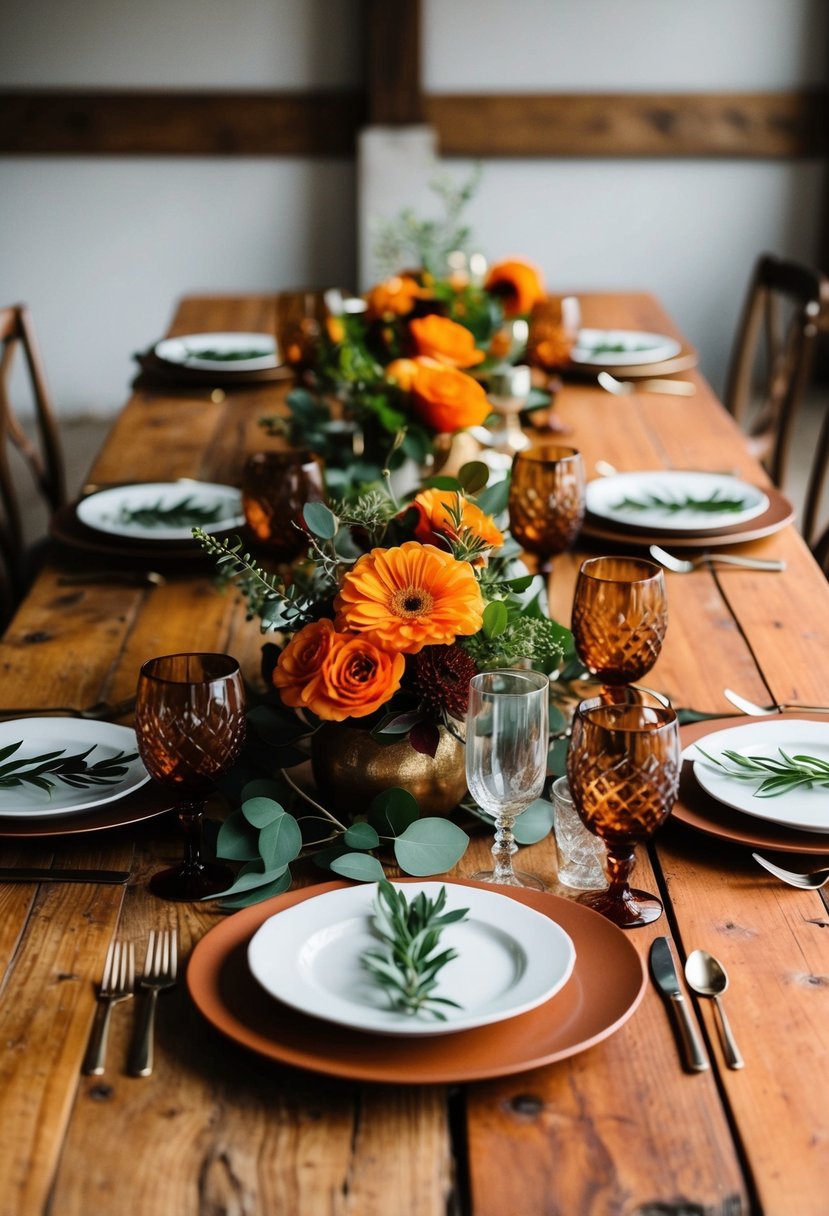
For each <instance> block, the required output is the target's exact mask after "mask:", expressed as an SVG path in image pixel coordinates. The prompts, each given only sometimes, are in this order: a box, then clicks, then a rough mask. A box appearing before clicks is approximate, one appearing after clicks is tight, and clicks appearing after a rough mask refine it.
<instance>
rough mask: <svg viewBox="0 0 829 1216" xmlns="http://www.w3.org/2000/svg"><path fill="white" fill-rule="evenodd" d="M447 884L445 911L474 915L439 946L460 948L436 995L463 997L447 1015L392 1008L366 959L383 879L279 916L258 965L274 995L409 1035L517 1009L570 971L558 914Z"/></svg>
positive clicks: (254, 944) (258, 948) (449, 930)
mask: <svg viewBox="0 0 829 1216" xmlns="http://www.w3.org/2000/svg"><path fill="white" fill-rule="evenodd" d="M442 885H443V884H441V883H439V882H424V883H407V884H406V885H405V886H404V887H402V888H400V889H402V890H403V891H404V892H405V895H406V898H407V899H408V900H411V899H413V898H414V896H416V895H417V894H418V893H419V892H420V891H425V892H426V894H427V896H429V897H430V898H432V899H434V898H435V896H436V895H437V894H438V892H439V891H440V889H441V886H442ZM446 893H447V901H446V907H445V911H447V912H449V911H452V910H454V909H455V908H468V909H469V917H468V920H466V921H465V922H463V923H461V924H455V925H448V926H447V927H446V929H445V930H444V931H443V934H442V935H441V947H442V948H447V947H449V946H453V947H454V948H455V949H456V950H457V951H458V957H457V958H456V959H453V960H452V961H451V962H450V963H448V964H447V965H446V966H445V967H444V968H443V970H442V971H441V972H440V983H439V986H438V988H437V989H436V991H435V995H437V996H442V997H448V998H450V999H451V1000H455V1001H457V1002H458V1004H459V1005H460V1006H461V1008H459V1009H453V1008H452V1007H451V1006H444V1013H445V1016H446V1021H445V1022H439V1021H436V1020H434V1019H433V1018H430V1017H427V1016H420V1017H418V1018H413V1017H410V1016H408V1015H406V1014H404V1013H399V1012H397V1011H395V1010H392V1009H390V1008H389V1007H388V998H387V997H386V995H385V993H384V991H383V989H382V987H381V986H380V985H379V984H377V983H376V981H375V980H374V979H373V978H372V977H371V975H370V974H369V973H368V971H366V970H365V968H364V967H363V966H362V963H361V957H362V955H363V953H364V951H365V950H367V949H369V947H372V946H374V947H376V946H377V945H378V942H379V939H378V938H377V936H376V934H374V932H373V931H372V928H371V915H372V909H373V905H374V900H375V896H376V894H377V884H376V883H369V884H365V885H362V886H359V887H349V888H347V889H346V890H342V891H331V892H328V893H327V894H325V895H319V896H317V897H316V898H314V899H310V900H308V901H306V902H305V903H302V904H297V905H295V906H294V907H292V908H287V909H286V910H285V911H284V912H279V913H277V914H276V916H272V917H271V918H270V919H269V920H267V921H265V923H264V924H263V925H262V926H261V928H259V929H258V930H257V932H256V933H255V934H254V936H253V938H252V939H251V942H250V945H249V947H248V963H249V965H250V969H251V972H252V974H253V975H254V977H255V978H256V979H257V980H258V982H259V983H260V984H261V985H262V987H263V988H264V989H265V990H266V991H267V992H269V993H270V994H271V996H275V997H276V998H277V999H278V1000H280V1001H283V1002H284V1003H285V1004H286V1005H290V1006H291V1007H292V1008H294V1009H298V1010H299V1011H300V1012H301V1013H306V1014H311V1015H312V1016H313V1017H317V1018H323V1019H324V1020H325V1021H328V1022H336V1023H337V1024H339V1025H341V1026H350V1027H351V1028H353V1029H356V1030H366V1031H370V1032H371V1033H372V1034H383V1035H406V1036H412V1037H422V1036H426V1035H439V1034H448V1033H450V1032H452V1031H456V1030H468V1029H470V1028H471V1027H473V1026H485V1025H487V1024H489V1023H491V1022H499V1021H502V1020H503V1019H505V1018H512V1017H515V1016H516V1015H517V1014H519V1013H525V1012H526V1011H527V1010H529V1009H534V1008H535V1006H536V1005H540V1004H541V1003H542V1002H543V1001H546V1000H549V998H550V997H551V996H552V995H553V994H554V993H555V992H557V991H558V990H559V989H560V988H561V987H562V986H563V985H564V984H565V983H566V982H567V980H568V979H569V978H570V974H571V972H572V970H573V966H574V964H575V961H576V951H575V948H574V946H573V943H572V941H571V939H570V937H569V936H568V934H566V933H565V932H564V930H563V929H562V928H560V927H559V925H557V924H556V923H555V921H552V920H550V919H549V918H548V917H546V916H542V915H541V914H540V913H539V912H536V911H535V910H534V909H533V908H528V907H527V906H526V905H525V904H520V903H518V902H517V901H516V900H513V899H510V898H509V897H508V896H506V895H501V894H500V893H499V892H497V891H481V890H477V889H476V888H472V887H462V886H453V885H452V884H451V883H447V884H446Z"/></svg>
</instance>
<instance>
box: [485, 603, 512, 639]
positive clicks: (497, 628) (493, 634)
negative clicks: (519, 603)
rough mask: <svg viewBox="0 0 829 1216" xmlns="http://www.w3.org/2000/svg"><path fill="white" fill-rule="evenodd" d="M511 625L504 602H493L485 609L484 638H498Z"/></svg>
mask: <svg viewBox="0 0 829 1216" xmlns="http://www.w3.org/2000/svg"><path fill="white" fill-rule="evenodd" d="M508 624H509V613H508V611H507V606H506V604H505V603H504V602H503V600H493V601H492V603H491V604H487V606H486V608H484V636H485V637H488V638H497V637H500V635H501V634H502V633H503V632H504V631H505V630H506V628H507V625H508Z"/></svg>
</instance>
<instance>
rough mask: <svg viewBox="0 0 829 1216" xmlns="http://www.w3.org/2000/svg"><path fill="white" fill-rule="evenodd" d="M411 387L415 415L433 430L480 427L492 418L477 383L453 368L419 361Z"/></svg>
mask: <svg viewBox="0 0 829 1216" xmlns="http://www.w3.org/2000/svg"><path fill="white" fill-rule="evenodd" d="M417 363H418V370H417V375H416V376H415V378H414V383H413V384H412V393H413V396H414V411H415V413H416V414H417V416H418V417H419V418H420V420H421V422H425V423H426V425H427V426H430V427H431V428H432V430H435V431H439V432H447V431H460V430H462V429H463V428H464V427H467V426H480V425H481V424H482V423H483V422H485V421H486V418H487V416H488V415H489V412H490V408H489V402H488V401H487V399H486V393H485V392H484V390H483V388H482V387H481V385H480V384H479V383H478V381H477V380H473V379H472V377H471V376H467V375H466V373H465V372H461V371H458V370H457V368H454V367H440V366H434V365H433V364H431V363H429V362H426V361H422V360H420V359H418V361H417Z"/></svg>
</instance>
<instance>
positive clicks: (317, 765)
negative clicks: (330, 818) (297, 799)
mask: <svg viewBox="0 0 829 1216" xmlns="http://www.w3.org/2000/svg"><path fill="white" fill-rule="evenodd" d="M438 731H439V734H440V740H439V742H438V747H437V751H436V752H435V755H434V756H427V755H424V754H423V753H422V752H418V751H415V749H414V748H413V747H412V745H411V743H409V741H408V739H403V740H401V741H400V742H399V743H378V742H377V740H376V739H373V738H372V736H371V734H370V733H369V731H367V730H360V729H359V728H358V727H354V726H345V725H343V724H342V723H339V722H327V723H325V724H324V725H323V726H322V727H321V728H320V729H319V730H318V731H317V733H316V734H315V735H314V739H313V744H312V749H311V763H312V767H313V770H314V780H315V781H316V783H317V787H318V789H319V791H320V794H321V795H322V798H323V802H324V803H325V804H326V805H327V806H330V807H331V809H332V810H334V811H335V812H336V813H338V814H342V815H345V816H353V815H357V814H360V813H361V812H364V811H366V810H368V806H369V803H370V802H371V800H372V799H373V798H375V797H376V796H377V795H378V794H381V793H382V792H383V791H384V790H389V789H393V788H395V787H399V788H401V789H404V790H408V791H409V793H410V794H412V796H413V797H414V798H415V799H416V800H417V804H418V806H419V807H420V813H421V815H448V814H449V813H450V812H451V811H452V810H454V808H455V807H456V806H457V805H458V803H459V802H460V800H461V799H462V798H463V796H464V794H465V793H466V769H465V760H464V748H463V744H462V743H460V742H459V741H458V740H457V739H456V738H455V737H454V736H453V735H451V734H450V733H449V731H448V730H447V729H446V727H444V726H440V727H438Z"/></svg>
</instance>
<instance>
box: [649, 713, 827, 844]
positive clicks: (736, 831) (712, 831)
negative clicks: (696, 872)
mask: <svg viewBox="0 0 829 1216" xmlns="http://www.w3.org/2000/svg"><path fill="white" fill-rule="evenodd" d="M769 717H770V718H773V719H774V720H775V721H778V720H780V721H790V722H798V721H800V722H823V723H824V724H825V723H826V721H827V716H826V714H807V713H802V714H798V713H788V714H769ZM765 720H766V719H765V718H754V719H752V718H743V719H735V718H734V715H733V714H732V715H731V716H730V717H728V718H721V719H718V718H715V719H713V720H711V721H708V722H692V723H690V724H689V725H688V726H683V727H681V729H680V732H679V737H680V739H681V741H682V747H683V748H686V747H690V745H691V744H692V743H696V742H697V741H698V740H699V739H702V738H704V737H705V736H706V735H711V734H714V733H716V732H717V731H721V730H733V728H734V726H735V724H737V723H738V722H739V721H744V722H751V721H756V722H763V721H765ZM671 818H672V819H676V820H678V821H679V822H680V823H684V824H687V825H688V827H691V828H696V830H697V831H699V832H705V834H706V835H707V836H716V837H717V838H718V839H720V840H728V841H730V842H731V843H732V844H744V845H749V846H750V847H751V848H753V849H773V850H775V851H776V852H778V853H813V854H816V855H819V856H822V857H826V856H827V855H829V837H827V834H826V832H801V831H798V830H796V829H795V828H787V827H783V826H782V825H781V824H776V823H772V822H771V821H770V820H766V819H756V818H755V817H754V816H753V815H743V814H742V813H741V812H740V811H735V810H733V809H732V808H731V807H728V806H725V805H723V803H721V802H718V801H717V800H716V798H712V797H711V795H710V794H707V793H706V792H705V790H704V789H703V788H702V786H701V785H699V783H698V782H697V779H696V778H695V776H694V769H693V764H692V763H690V762H689V761H687V760H686V761H685V763H684V764H683V766H682V774H681V776H680V781H679V797H678V799H677V801H676V802H675V803H674V809H673V811H672V812H671Z"/></svg>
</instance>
